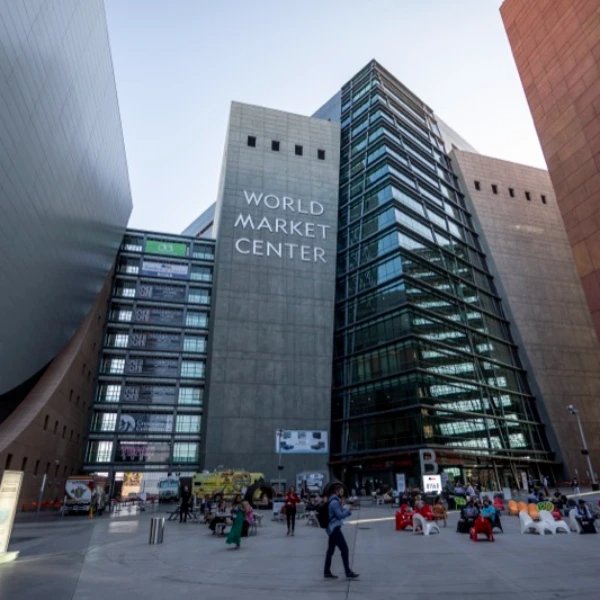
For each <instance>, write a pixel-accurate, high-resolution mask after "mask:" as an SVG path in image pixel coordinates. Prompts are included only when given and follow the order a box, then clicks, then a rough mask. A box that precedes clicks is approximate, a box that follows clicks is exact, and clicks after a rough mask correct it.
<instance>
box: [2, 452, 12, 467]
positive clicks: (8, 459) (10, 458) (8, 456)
mask: <svg viewBox="0 0 600 600" xmlns="http://www.w3.org/2000/svg"><path fill="white" fill-rule="evenodd" d="M11 463H12V454H8V455H7V456H6V464H5V466H4V468H5V469H10V465H11Z"/></svg>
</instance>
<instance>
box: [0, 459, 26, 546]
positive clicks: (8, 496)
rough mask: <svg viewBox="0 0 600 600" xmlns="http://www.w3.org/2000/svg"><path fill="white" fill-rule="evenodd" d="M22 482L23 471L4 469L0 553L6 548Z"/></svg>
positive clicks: (1, 498) (1, 496) (1, 485)
mask: <svg viewBox="0 0 600 600" xmlns="http://www.w3.org/2000/svg"><path fill="white" fill-rule="evenodd" d="M22 482H23V471H4V475H3V476H2V483H0V554H4V553H5V552H6V551H7V550H8V544H9V542H10V534H11V533H12V527H13V522H14V520H15V514H16V513H17V505H18V503H19V494H20V493H21V483H22Z"/></svg>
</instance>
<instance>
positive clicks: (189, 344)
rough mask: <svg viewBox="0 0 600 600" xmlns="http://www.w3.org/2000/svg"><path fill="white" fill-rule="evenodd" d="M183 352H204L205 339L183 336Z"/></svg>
mask: <svg viewBox="0 0 600 600" xmlns="http://www.w3.org/2000/svg"><path fill="white" fill-rule="evenodd" d="M183 351H184V352H206V338H203V337H191V336H185V338H184V339H183Z"/></svg>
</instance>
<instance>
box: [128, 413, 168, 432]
mask: <svg viewBox="0 0 600 600" xmlns="http://www.w3.org/2000/svg"><path fill="white" fill-rule="evenodd" d="M119 431H120V432H122V433H169V432H171V431H173V415H172V414H154V413H130V414H126V413H121V415H120V416H119Z"/></svg>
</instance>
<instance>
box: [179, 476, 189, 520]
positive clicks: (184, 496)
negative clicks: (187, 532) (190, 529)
mask: <svg viewBox="0 0 600 600" xmlns="http://www.w3.org/2000/svg"><path fill="white" fill-rule="evenodd" d="M191 498H192V494H191V493H190V490H189V488H188V486H187V485H186V486H184V488H183V492H181V505H180V507H179V522H180V523H181V522H182V521H183V522H184V523H187V518H188V510H189V507H190V500H191Z"/></svg>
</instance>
